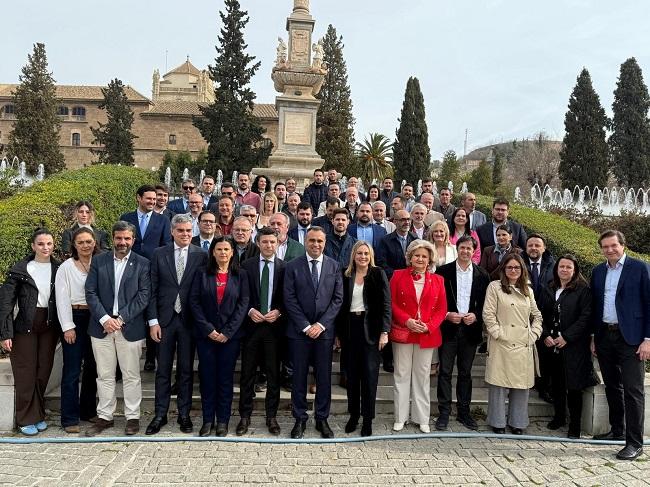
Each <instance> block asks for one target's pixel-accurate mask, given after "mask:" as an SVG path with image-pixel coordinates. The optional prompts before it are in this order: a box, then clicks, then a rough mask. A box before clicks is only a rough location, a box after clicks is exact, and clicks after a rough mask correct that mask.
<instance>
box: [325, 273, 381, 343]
mask: <svg viewBox="0 0 650 487" xmlns="http://www.w3.org/2000/svg"><path fill="white" fill-rule="evenodd" d="M342 276H343V304H342V305H341V311H340V312H339V314H338V316H337V318H336V335H337V336H338V337H339V338H340V339H341V340H343V341H344V343H345V342H346V340H349V338H350V303H351V302H352V289H353V288H354V276H350V277H346V275H345V270H343V271H342ZM363 305H364V307H365V308H366V316H365V320H364V322H363V327H364V335H365V337H366V342H367V343H368V344H369V345H378V344H379V335H381V333H382V332H387V333H388V332H389V331H390V323H391V316H392V313H391V300H390V286H389V284H388V279H387V278H386V273H384V271H383V270H382V269H381V268H379V267H371V268H369V269H368V274H367V275H366V277H365V278H364V284H363Z"/></svg>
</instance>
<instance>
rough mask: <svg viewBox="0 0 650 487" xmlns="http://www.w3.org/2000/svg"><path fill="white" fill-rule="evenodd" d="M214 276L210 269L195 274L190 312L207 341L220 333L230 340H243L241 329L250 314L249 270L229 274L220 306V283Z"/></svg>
mask: <svg viewBox="0 0 650 487" xmlns="http://www.w3.org/2000/svg"><path fill="white" fill-rule="evenodd" d="M215 279H216V278H215V275H214V274H208V272H207V271H206V270H203V271H199V272H197V273H196V274H195V275H194V281H193V282H192V289H191V290H190V296H189V302H190V311H191V313H192V317H193V318H194V326H195V330H196V333H197V335H198V336H199V337H201V338H206V337H207V336H208V335H209V334H210V333H212V332H213V331H215V330H216V331H218V332H219V333H222V334H224V335H226V336H227V337H228V339H229V340H231V339H233V338H239V337H241V335H242V333H243V331H242V329H241V326H242V323H243V322H244V318H246V313H248V310H249V306H248V295H249V289H248V275H247V274H246V271H245V270H241V269H240V270H239V272H238V273H237V274H234V273H230V274H229V275H228V283H227V284H226V290H225V292H224V295H223V299H222V301H221V304H219V303H217V284H216V281H215Z"/></svg>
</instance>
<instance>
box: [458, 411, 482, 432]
mask: <svg viewBox="0 0 650 487" xmlns="http://www.w3.org/2000/svg"><path fill="white" fill-rule="evenodd" d="M456 420H457V421H458V422H459V423H460V424H462V425H463V426H465V428H467V429H468V430H473V431H476V430H477V429H478V424H476V421H475V420H474V418H472V417H471V416H470V415H469V414H463V415H460V416H458V417H457V418H456Z"/></svg>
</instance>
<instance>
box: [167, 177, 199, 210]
mask: <svg viewBox="0 0 650 487" xmlns="http://www.w3.org/2000/svg"><path fill="white" fill-rule="evenodd" d="M181 188H182V189H183V197H182V198H176V199H175V200H172V201H170V202H169V204H168V205H167V207H168V208H169V209H170V210H171V211H172V212H173V213H174V214H176V215H178V214H182V213H187V212H188V211H190V207H189V205H188V204H189V199H190V195H191V194H192V193H195V192H196V183H195V182H194V180H193V179H186V180H185V181H183V183H182V184H181Z"/></svg>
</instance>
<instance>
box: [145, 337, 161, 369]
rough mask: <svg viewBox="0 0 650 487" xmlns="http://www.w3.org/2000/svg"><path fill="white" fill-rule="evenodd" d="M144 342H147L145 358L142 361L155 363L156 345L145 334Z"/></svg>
mask: <svg viewBox="0 0 650 487" xmlns="http://www.w3.org/2000/svg"><path fill="white" fill-rule="evenodd" d="M145 338H146V342H147V349H146V350H145V356H144V359H145V361H146V362H151V363H156V357H157V355H158V344H157V343H156V342H154V341H153V340H152V338H151V336H150V335H149V333H147V336H146V337H145Z"/></svg>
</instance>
